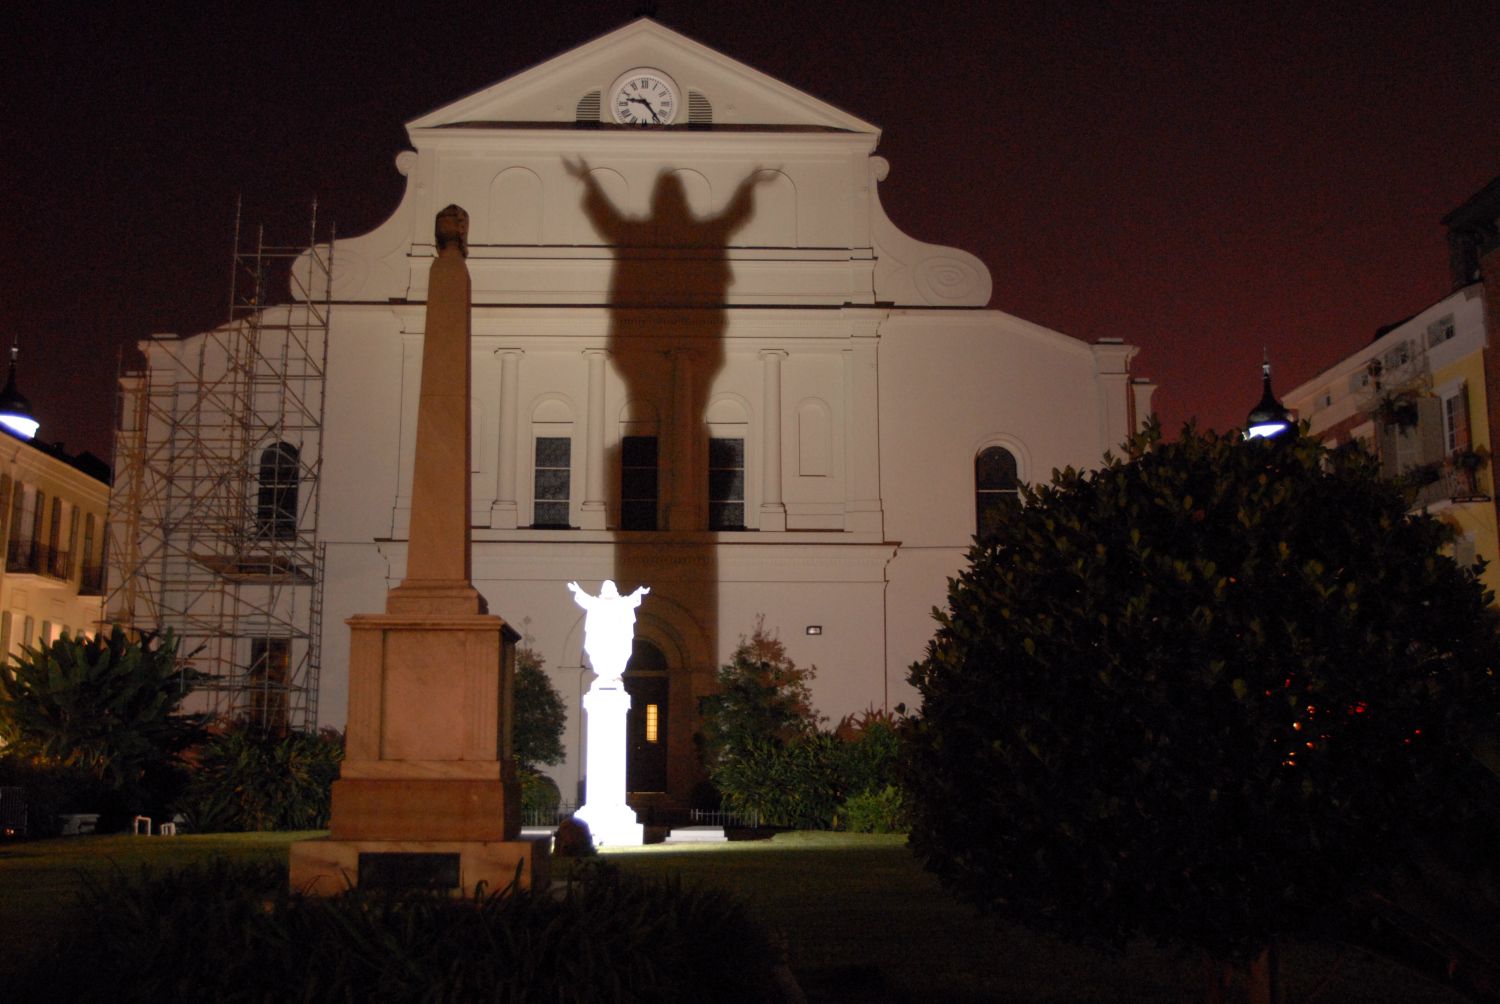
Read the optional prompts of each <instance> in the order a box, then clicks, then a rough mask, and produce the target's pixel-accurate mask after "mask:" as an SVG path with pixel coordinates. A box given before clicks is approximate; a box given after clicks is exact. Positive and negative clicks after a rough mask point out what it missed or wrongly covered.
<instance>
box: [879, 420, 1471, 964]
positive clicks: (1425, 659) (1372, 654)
mask: <svg viewBox="0 0 1500 1004" xmlns="http://www.w3.org/2000/svg"><path fill="white" fill-rule="evenodd" d="M1127 453H1128V456H1127V458H1126V459H1124V460H1118V459H1112V458H1106V465H1105V466H1104V467H1103V468H1102V469H1101V470H1099V471H1097V472H1095V473H1092V474H1085V473H1080V472H1077V471H1073V470H1071V469H1069V470H1066V471H1063V472H1061V473H1057V474H1054V477H1053V480H1052V483H1051V484H1050V485H1047V486H1044V487H1041V488H1039V489H1036V490H1026V491H1025V492H1024V496H1023V504H1022V505H1020V506H1018V507H1016V508H1015V509H1014V510H1012V511H1011V512H1010V513H1009V514H1008V515H1007V516H1006V518H1005V519H1004V520H1003V521H1002V526H1001V527H1000V528H999V529H998V531H997V532H996V534H995V535H994V536H992V537H991V538H989V539H987V540H984V541H981V542H979V543H976V545H975V546H974V548H973V549H972V550H971V551H970V555H969V561H970V565H969V567H968V568H967V569H966V570H965V571H964V572H963V573H962V574H961V575H960V576H959V577H958V578H957V579H955V580H952V581H951V582H950V585H949V593H948V606H947V609H946V610H944V611H942V612H939V613H938V614H937V619H938V622H939V625H940V626H939V629H938V632H937V634H936V637H935V638H934V639H933V641H932V642H931V643H930V645H929V647H928V651H927V655H926V658H925V660H924V661H923V662H921V663H919V664H918V665H916V666H914V667H913V670H912V674H911V680H912V682H913V684H914V685H915V686H916V687H917V688H918V689H919V690H920V691H921V694H922V698H923V701H922V708H921V715H920V719H919V720H918V721H917V722H916V723H914V727H913V728H912V730H911V732H910V734H909V739H910V754H911V763H910V767H909V771H910V776H909V777H908V779H907V780H908V787H909V789H910V792H911V795H912V798H913V801H914V809H915V820H914V827H913V831H912V846H913V848H914V850H915V851H916V852H917V853H918V855H920V856H921V857H922V858H923V859H925V862H926V865H927V867H928V868H929V869H931V870H932V871H934V872H936V873H937V874H938V875H939V876H940V878H941V879H942V880H943V881H944V883H945V884H947V885H948V886H949V887H950V888H952V889H953V890H955V892H956V893H957V894H959V895H960V896H963V897H966V898H968V899H970V900H972V901H974V902H976V903H977V904H979V905H980V906H982V907H984V908H987V909H990V910H993V911H995V912H996V913H999V914H1001V915H1004V916H1007V917H1010V918H1013V919H1016V920H1019V921H1022V922H1024V923H1026V924H1028V925H1030V926H1032V927H1035V928H1039V929H1043V930H1047V931H1051V932H1055V933H1058V934H1061V935H1063V936H1065V937H1069V938H1072V939H1075V940H1084V941H1091V942H1106V943H1117V944H1118V943H1122V942H1124V941H1126V940H1128V939H1130V938H1131V937H1134V936H1136V935H1144V936H1148V937H1150V938H1153V939H1155V940H1157V941H1159V942H1163V943H1175V944H1178V945H1182V946H1188V947H1195V948H1198V949H1201V950H1204V951H1206V952H1208V953H1209V954H1211V955H1212V956H1214V957H1217V958H1221V959H1227V960H1239V961H1243V960H1245V959H1248V958H1253V957H1254V956H1255V955H1256V954H1257V953H1259V952H1260V951H1261V950H1262V949H1263V948H1264V947H1265V946H1267V945H1268V944H1270V943H1272V941H1273V939H1275V938H1276V937H1277V936H1279V935H1282V934H1286V933H1292V932H1295V931H1297V930H1298V929H1300V928H1301V927H1303V925H1305V924H1307V923H1309V922H1311V921H1312V920H1313V919H1314V918H1316V917H1318V916H1319V915H1325V914H1328V913H1330V912H1333V911H1337V910H1338V909H1339V908H1340V907H1341V906H1342V904H1344V903H1345V902H1346V901H1347V899H1348V898H1349V897H1350V895H1351V894H1352V893H1354V892H1356V891H1358V890H1361V889H1363V888H1365V887H1366V886H1367V885H1368V884H1369V883H1371V882H1374V881H1378V880H1380V879H1381V878H1382V877H1384V876H1388V875H1390V874H1391V873H1392V871H1393V869H1395V868H1396V867H1397V866H1398V865H1399V864H1400V862H1401V860H1402V858H1403V855H1405V854H1406V853H1408V851H1409V850H1410V848H1411V847H1412V845H1413V842H1414V841H1415V840H1417V839H1418V838H1420V836H1421V835H1422V833H1423V832H1424V831H1429V832H1430V829H1431V828H1432V827H1434V826H1441V825H1442V824H1443V823H1444V821H1445V820H1447V819H1448V818H1450V817H1454V816H1461V815H1463V814H1465V813H1466V811H1468V810H1469V809H1470V808H1471V807H1472V806H1473V804H1474V801H1473V800H1474V788H1473V785H1472V782H1473V778H1474V775H1473V774H1472V773H1471V771H1472V770H1473V769H1474V768H1473V764H1472V759H1471V757H1470V754H1469V752H1468V746H1469V744H1470V743H1471V742H1472V741H1473V740H1474V739H1475V737H1476V735H1478V733H1479V732H1480V731H1482V730H1485V729H1491V728H1493V725H1494V722H1495V716H1496V713H1497V711H1500V680H1497V678H1496V676H1495V675H1494V673H1495V669H1496V667H1497V664H1500V658H1497V642H1496V614H1495V612H1494V611H1493V610H1492V609H1491V608H1490V607H1489V606H1488V605H1487V603H1488V600H1489V599H1490V597H1488V596H1487V595H1486V594H1485V593H1484V591H1483V589H1482V588H1481V587H1480V585H1479V584H1478V582H1477V581H1476V579H1475V575H1474V570H1473V569H1467V568H1460V567H1458V566H1457V565H1456V564H1455V563H1454V562H1453V561H1452V560H1451V559H1450V558H1448V557H1444V556H1443V555H1442V554H1441V553H1440V551H1441V548H1442V546H1443V544H1444V542H1445V540H1446V539H1447V537H1448V533H1447V531H1446V530H1445V528H1444V527H1443V525H1442V524H1441V523H1439V521H1438V520H1436V519H1434V518H1432V517H1430V516H1427V515H1421V514H1416V515H1412V514H1408V513H1407V512H1406V511H1405V510H1406V506H1405V503H1404V502H1403V500H1402V498H1401V497H1400V495H1399V493H1398V492H1397V490H1396V489H1394V488H1393V487H1392V486H1390V485H1388V484H1384V483H1382V482H1381V481H1380V480H1379V478H1378V472H1377V469H1376V466H1375V464H1374V463H1373V462H1372V461H1371V459H1370V458H1369V457H1367V456H1366V455H1364V454H1362V453H1360V452H1357V451H1347V450H1345V451H1334V452H1330V451H1328V450H1326V449H1324V448H1323V447H1321V446H1319V445H1318V444H1317V443H1315V442H1313V441H1311V440H1309V439H1305V438H1303V439H1290V440H1289V441H1286V442H1280V443H1277V442H1272V443H1266V442H1262V441H1249V442H1247V441H1243V440H1240V439H1239V438H1238V437H1220V436H1216V435H1214V434H1213V433H1201V434H1200V433H1198V432H1197V431H1196V430H1194V429H1193V428H1192V427H1191V426H1189V427H1188V428H1187V429H1185V430H1184V432H1183V434H1182V436H1181V438H1180V439H1179V440H1178V441H1177V442H1174V443H1164V442H1161V441H1160V430H1159V428H1158V427H1154V426H1153V427H1152V428H1151V429H1149V430H1148V431H1147V433H1145V434H1143V435H1142V436H1140V437H1137V438H1136V439H1134V440H1132V441H1131V442H1130V443H1128V444H1127Z"/></svg>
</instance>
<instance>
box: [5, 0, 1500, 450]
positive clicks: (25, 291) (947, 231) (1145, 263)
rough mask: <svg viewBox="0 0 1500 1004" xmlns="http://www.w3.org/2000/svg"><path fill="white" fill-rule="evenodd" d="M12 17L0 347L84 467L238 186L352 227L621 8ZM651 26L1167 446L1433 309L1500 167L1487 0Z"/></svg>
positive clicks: (676, 5) (209, 250)
mask: <svg viewBox="0 0 1500 1004" xmlns="http://www.w3.org/2000/svg"><path fill="white" fill-rule="evenodd" d="M17 6H19V5H11V6H10V7H9V8H8V9H7V10H6V12H5V13H4V14H3V15H0V26H3V30H0V36H3V38H4V41H3V43H0V45H3V50H0V75H3V78H4V96H3V99H0V100H3V108H4V113H3V119H0V121H3V123H4V134H5V137H6V140H7V142H6V143H5V148H4V154H3V157H4V164H5V172H4V177H5V179H6V185H5V188H6V192H7V198H6V199H5V200H4V204H3V208H0V226H3V237H4V239H5V247H6V248H7V249H8V260H7V261H6V263H5V266H4V268H3V270H0V274H3V280H0V281H3V285H0V341H3V344H4V345H5V346H8V345H9V344H10V342H11V340H12V338H15V337H19V340H20V346H21V352H22V356H21V388H22V390H23V391H24V392H25V393H26V394H27V395H28V396H29V397H30V398H31V400H32V403H33V406H34V410H35V411H36V413H37V417H38V418H39V419H40V420H41V422H42V431H41V433H40V435H41V437H42V438H44V439H47V440H52V441H57V440H62V441H65V442H66V444H67V447H68V448H69V449H70V450H73V451H77V450H81V449H88V450H91V451H93V452H95V453H97V454H99V455H101V456H104V457H106V458H108V456H109V450H110V436H111V431H110V430H111V427H112V424H113V419H112V415H113V410H114V403H113V402H114V389H113V388H114V379H115V372H116V365H117V358H118V355H119V350H120V347H122V346H130V345H132V344H134V342H135V341H136V340H138V339H140V338H142V337H143V336H145V335H147V334H149V333H152V332H181V333H189V332H193V331H197V330H201V329H203V328H205V327H208V326H212V325H214V324H217V323H219V322H221V321H223V320H225V319H226V317H227V314H228V299H229V275H230V264H231V252H232V243H233V237H232V235H233V226H234V212H235V200H236V197H237V196H238V197H241V198H243V203H244V212H243V216H244V219H245V221H246V223H247V224H251V225H253V224H264V226H265V227H266V233H267V239H268V240H269V241H270V242H272V243H277V244H292V243H297V242H305V240H306V238H307V233H308V218H309V207H310V204H311V202H312V199H313V197H314V196H316V197H317V198H318V201H319V214H320V218H321V219H322V220H323V221H324V222H325V223H326V222H332V223H334V224H336V226H337V228H338V232H339V234H341V235H343V236H353V235H355V234H359V233H363V232H365V231H367V230H369V229H370V228H372V227H374V226H375V225H377V224H378V223H379V222H381V221H382V220H383V219H385V217H386V216H388V215H389V214H390V212H391V211H392V210H393V209H394V208H395V206H396V203H397V200H398V198H399V196H400V193H401V189H402V181H403V179H402V178H401V177H400V176H399V175H398V174H397V173H396V171H395V167H394V163H393V162H394V159H395V157H396V155H397V154H398V153H399V152H400V151H402V150H403V149H406V137H405V132H404V130H403V128H402V125H403V123H404V122H406V121H407V120H410V119H413V118H416V117H417V116H419V115H421V114H423V113H425V112H427V111H430V110H432V109H434V108H436V107H438V106H440V105H443V104H446V103H448V102H450V101H453V100H456V99H458V98H460V97H463V96H464V95H466V94H469V93H471V92H473V91H475V90H478V89H480V88H483V87H486V86H488V85H490V84H492V83H495V82H497V81H499V80H501V79H503V78H505V77H507V76H510V75H511V74H513V73H516V72H519V71H521V70H524V69H526V68H528V67H530V66H532V65H534V64H536V63H538V62H541V61H543V60H545V59H547V58H549V57H551V56H554V55H558V54H560V53H562V52H564V51H566V50H567V49H569V48H572V47H573V46H575V45H578V44H580V43H583V42H586V41H588V40H590V39H592V38H594V37H596V36H598V35H601V34H603V33H605V32H607V31H609V30H611V29H613V28H616V27H618V26H619V25H621V24H624V23H626V22H627V21H629V20H630V19H631V18H632V16H633V15H634V14H636V13H637V12H638V11H639V10H640V9H641V8H640V5H639V4H638V3H635V2H626V3H592V4H559V3H534V4H518V3H505V2H490V3H472V2H462V0H453V2H446V3H441V4H421V5H417V4H413V5H410V6H409V7H406V6H402V5H394V4H392V5H378V4H372V5H359V7H360V8H365V7H369V8H371V9H370V10H366V9H360V10H358V11H357V12H347V13H346V12H345V11H344V10H343V8H346V7H352V6H353V5H344V4H318V5H312V4H308V5H305V6H304V5H296V6H287V7H285V8H281V9H278V8H277V7H276V6H275V5H271V4H266V3H258V4H244V5H237V6H239V7H240V8H241V9H239V10H236V11H235V12H233V13H223V14H215V13H212V12H210V11H207V10H206V8H210V7H213V6H215V5H213V4H201V3H200V4H195V5H191V6H189V5H181V6H178V5H173V4H170V3H167V4H151V5H145V4H140V5H132V4H120V5H111V7H112V9H110V10H105V9H104V8H105V6H106V5H103V4H100V5H95V4H92V3H90V4H82V3H80V4H71V3H58V4H56V5H54V6H52V7H50V8H49V10H48V12H46V13H36V12H21V11H18V10H17ZM126 8H134V9H126ZM251 8H253V9H251ZM656 8H657V10H656V17H657V20H659V21H661V22H662V23H663V24H665V25H667V26H668V27H670V28H673V29H675V30H677V31H680V32H682V33H684V34H686V35H688V36H689V37H691V38H694V39H697V40H698V41H700V42H702V43H704V44H706V45H708V46H710V47H712V48H715V49H718V50H720V51H722V52H725V53H727V54H728V55H730V56H732V57H734V58H736V59H739V60H741V61H743V62H746V63H748V64H750V65H751V66H753V67H755V68H757V69H759V70H761V71H763V72H765V73H768V74H770V75H771V76H773V77H777V78H779V79H781V80H784V81H786V82H787V83H789V84H791V85H793V86H795V87H799V88H801V89H803V90H805V91H807V92H809V93H811V94H813V95H815V96H816V97H819V98H821V99H823V100H825V101H828V102H830V103H832V104H834V105H837V106H839V107H841V108H843V109H845V110H847V111H849V112H850V113H852V114H854V115H856V116H858V117H860V118H863V119H865V120H866V121H869V122H873V123H875V124H877V125H879V126H881V127H883V128H884V130H885V132H884V135H883V137H882V139H881V143H880V148H879V152H880V153H881V154H883V155H884V156H885V157H887V158H888V159H889V160H890V161H891V165H892V167H891V174H890V177H889V178H888V179H887V181H886V182H885V183H883V184H882V185H881V198H882V200H883V201H884V203H885V206H886V209H887V211H888V212H889V213H890V215H891V217H892V219H893V220H894V221H895V222H896V224H897V225H898V226H900V227H901V228H902V229H904V230H905V231H907V232H908V233H910V234H911V235H913V236H914V237H917V238H919V239H921V240H924V241H930V242H935V243H941V244H951V245H956V246H958V247H961V248H964V249H966V250H968V251H971V252H973V253H974V254H977V255H978V256H979V257H980V258H981V259H982V260H984V261H985V263H986V264H988V266H989V268H990V271H991V273H992V275H993V277H994V283H995V285H994V289H995V292H994V298H993V300H992V302H991V306H993V307H996V308H998V309H1001V310H1005V311H1009V312H1011V313H1014V314H1017V315H1019V316H1021V317H1023V318H1026V319H1027V320H1030V321H1035V322H1037V323H1040V324H1044V325H1047V326H1049V327H1052V328H1056V329H1057V330H1059V331H1062V332H1065V333H1067V334H1070V335H1073V336H1076V337H1078V338H1082V339H1086V340H1089V341H1093V340H1096V339H1099V338H1105V337H1117V338H1123V339H1124V340H1126V341H1127V342H1132V343H1135V344H1137V345H1140V346H1141V347H1142V352H1141V354H1140V355H1139V356H1138V357H1137V358H1136V362H1135V367H1134V368H1135V370H1136V372H1137V374H1139V375H1143V376H1149V377H1151V378H1152V379H1154V380H1156V381H1157V382H1158V383H1159V384H1160V385H1161V389H1160V391H1158V393H1157V396H1156V405H1157V410H1158V413H1159V414H1160V415H1161V416H1162V418H1163V421H1164V422H1165V423H1166V424H1167V426H1168V428H1169V429H1171V428H1175V427H1177V426H1179V425H1180V424H1181V423H1182V422H1183V421H1185V420H1186V419H1188V418H1189V417H1191V416H1197V418H1198V420H1199V422H1200V424H1202V425H1206V426H1212V427H1215V428H1219V429H1225V428H1228V427H1230V426H1233V425H1239V424H1240V423H1242V421H1243V419H1244V416H1245V413H1246V412H1247V411H1248V410H1249V408H1250V406H1251V405H1252V404H1254V403H1255V400H1256V399H1257V398H1258V396H1259V384H1258V376H1259V373H1258V365H1259V362H1260V355H1261V348H1262V346H1265V347H1267V348H1268V349H1269V350H1270V353H1271V359H1272V362H1273V364H1274V366H1275V370H1276V383H1277V388H1278V389H1279V390H1286V389H1289V388H1290V387H1292V386H1293V385H1294V384H1296V383H1299V382H1301V381H1302V380H1305V379H1307V378H1309V377H1311V376H1312V375H1314V374H1315V373H1316V372H1317V371H1318V370H1320V369H1322V368H1323V367H1325V366H1327V365H1329V364H1331V363H1332V362H1334V361H1335V360H1337V359H1338V358H1340V357H1341V356H1343V355H1344V354H1346V353H1348V352H1349V351H1351V350H1353V349H1354V348H1356V347H1358V346H1359V345H1361V344H1363V343H1365V342H1367V341H1368V340H1369V339H1370V337H1371V335H1372V334H1373V332H1374V330H1375V329H1376V328H1377V327H1378V326H1380V325H1382V324H1386V323H1389V322H1392V321H1397V320H1400V319H1402V318H1405V317H1407V316H1409V315H1411V314H1414V313H1416V312H1417V311H1419V310H1421V309H1422V308H1424V307H1426V306H1428V305H1430V304H1431V303H1433V302H1434V301H1436V300H1438V299H1439V298H1441V297H1442V296H1444V295H1445V294H1446V293H1447V292H1448V291H1449V279H1448V271H1447V252H1446V246H1445V244H1444V240H1443V231H1442V228H1441V226H1440V224H1439V220H1440V219H1441V218H1442V216H1443V215H1444V214H1445V213H1447V212H1448V211H1449V210H1450V209H1452V208H1453V207H1455V206H1456V205H1458V204H1459V203H1460V202H1462V201H1463V200H1464V199H1466V198H1467V197H1468V196H1470V195H1472V194H1473V193H1474V192H1476V191H1478V190H1479V189H1480V188H1481V187H1482V186H1483V185H1484V184H1485V183H1486V182H1487V181H1488V180H1489V179H1491V178H1493V177H1495V176H1496V175H1497V174H1500V4H1497V3H1494V2H1493V0H1485V2H1478V0H1476V2H1468V3H1451V4H1450V3H1441V2H1430V3H1406V2H1399V0H1398V2H1391V3H1367V4H1355V3H1347V4H1316V3H1306V2H1302V3H1283V2H1266V3H1253V4H1252V3H1245V4H1186V3H1169V2H1152V3H1145V2H1141V3H1134V4H1129V3H1120V4H1104V3H1069V2H1057V3H1026V4H1003V3H1001V4H983V5H981V4H979V3H974V4H966V3H946V2H924V3H917V4H908V3H902V4H896V3H865V4H860V5H854V4H847V5H846V4H842V3H840V4H829V5H826V6H825V5H823V4H819V3H815V2H811V0H801V2H776V0H769V2H757V3H745V2H743V0H740V2H734V3H729V2H718V0H696V2H693V0H677V2H665V3H660V4H658V5H656ZM981 10H986V11H991V12H989V13H982V14H981V13H978V12H979V11H981ZM398 11H399V12H398ZM433 18H438V20H433ZM320 236H321V235H320Z"/></svg>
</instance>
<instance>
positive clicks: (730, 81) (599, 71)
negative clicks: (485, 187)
mask: <svg viewBox="0 0 1500 1004" xmlns="http://www.w3.org/2000/svg"><path fill="white" fill-rule="evenodd" d="M636 68H651V69H655V70H659V71H661V72H662V73H664V74H666V75H667V76H669V77H670V78H671V79H672V80H673V81H675V82H676V84H677V86H678V88H679V89H680V90H681V91H682V94H681V95H680V99H681V100H682V101H683V102H686V101H687V100H688V98H689V95H690V94H692V93H696V94H697V95H699V96H700V99H701V101H700V103H701V102H706V104H707V106H708V107H709V108H711V109H712V121H713V125H714V126H728V127H747V126H757V127H778V126H781V127H790V128H795V129H827V130H835V131H839V132H855V133H867V134H871V135H877V136H878V135H879V133H880V130H879V128H877V127H876V126H873V125H871V124H870V123H868V122H865V121H863V120H861V119H858V118H856V117H854V116H853V115H850V114H848V113H847V112H844V111H841V110H840V109H838V108H835V107H834V106H832V105H830V104H828V103H827V102H825V101H820V100H818V99H817V98H815V97H813V96H812V95H810V94H806V93H804V92H802V91H799V90H797V89H796V88H795V87H791V86H788V85H787V84H784V83H782V82H781V81H779V80H776V79H775V78H773V77H769V76H767V75H766V74H764V73H761V72H760V71H759V70H756V69H754V68H753V67H750V66H746V65H745V64H744V63H741V62H739V61H738V60H735V59H731V58H730V57H728V56H726V55H724V54H723V53H721V52H716V51H715V50H713V49H710V48H708V47H707V46H705V45H702V44H700V43H698V42H695V41H693V40H692V39H690V38H688V37H686V36H685V35H680V34H678V33H677V32H675V31H672V30H671V29H669V28H664V27H662V26H661V25H660V24H657V23H656V22H655V21H652V20H650V19H649V18H640V19H638V20H636V21H632V22H631V23H630V24H627V25H625V26H624V27H622V28H619V29H617V30H615V31H612V32H610V33H609V34H607V35H603V36H601V37H599V38H596V39H594V40H593V41H592V42H586V43H584V44H583V45H580V46H578V47H577V48H576V49H572V50H570V51H568V52H565V53H563V54H562V55H560V56H557V57H555V58H553V59H549V60H547V61H546V62H545V63H541V64H539V65H537V66H534V67H532V68H531V69H529V70H524V71H522V72H520V73H518V74H516V75H515V76H513V77H509V78H507V79H505V80H502V81H500V82H499V83H497V84H494V85H492V86H490V87H487V88H485V89H484V90H481V91H478V92H476V93H474V94H470V95H469V96H468V97H466V98H461V99H460V100H458V101H455V102H453V103H451V104H447V105H444V106H443V107H441V108H438V109H436V110H434V111H432V112H429V113H427V114H426V115H423V116H422V117H420V118H418V119H414V120H413V121H411V122H409V123H407V128H408V129H411V130H414V131H415V130H425V129H437V128H443V127H449V128H451V127H455V126H463V125H470V124H472V125H478V124H487V125H493V124H499V123H517V124H520V123H552V122H556V123H559V124H562V123H571V122H574V121H575V120H576V118H577V111H578V106H579V102H580V101H586V99H587V98H588V96H589V95H591V94H597V95H601V96H603V95H607V93H608V91H609V88H610V86H611V84H613V83H614V82H615V80H616V79H618V78H619V77H620V76H621V74H623V73H625V72H627V71H629V70H632V69H636ZM604 100H606V101H607V97H606V98H605V99H604ZM687 112H688V109H687V108H686V107H684V108H682V109H681V114H680V121H681V123H682V124H684V125H685V124H686V122H687ZM606 115H607V111H606Z"/></svg>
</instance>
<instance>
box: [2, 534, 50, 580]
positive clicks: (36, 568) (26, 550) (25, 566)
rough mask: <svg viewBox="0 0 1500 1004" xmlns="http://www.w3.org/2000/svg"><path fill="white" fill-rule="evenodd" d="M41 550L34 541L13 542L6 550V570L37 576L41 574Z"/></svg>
mask: <svg viewBox="0 0 1500 1004" xmlns="http://www.w3.org/2000/svg"><path fill="white" fill-rule="evenodd" d="M41 550H42V549H41V548H40V547H38V546H37V543H36V541H34V540H12V541H10V542H9V543H8V544H7V545H6V548H5V570H6V571H7V572H22V573H30V574H32V575H37V574H40V573H41V570H42V567H41V564H40V560H39V559H40V555H41Z"/></svg>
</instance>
